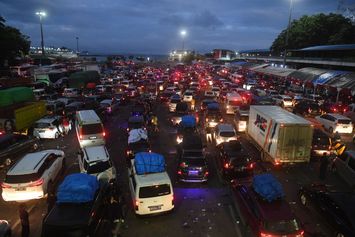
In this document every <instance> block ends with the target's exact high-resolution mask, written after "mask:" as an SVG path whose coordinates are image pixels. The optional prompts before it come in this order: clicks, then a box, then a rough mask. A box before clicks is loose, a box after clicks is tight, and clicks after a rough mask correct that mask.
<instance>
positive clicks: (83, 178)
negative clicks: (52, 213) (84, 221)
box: [57, 173, 99, 203]
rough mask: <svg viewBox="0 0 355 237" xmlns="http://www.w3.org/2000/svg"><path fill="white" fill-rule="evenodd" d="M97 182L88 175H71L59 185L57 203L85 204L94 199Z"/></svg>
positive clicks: (97, 186)
mask: <svg viewBox="0 0 355 237" xmlns="http://www.w3.org/2000/svg"><path fill="white" fill-rule="evenodd" d="M98 189H99V181H98V180H97V178H96V177H95V176H92V175H88V174H81V173H78V174H71V175H68V176H67V177H65V179H64V181H63V182H62V183H61V184H60V185H59V188H58V192H57V203H85V202H91V201H93V200H94V198H95V194H96V191H97V190H98Z"/></svg>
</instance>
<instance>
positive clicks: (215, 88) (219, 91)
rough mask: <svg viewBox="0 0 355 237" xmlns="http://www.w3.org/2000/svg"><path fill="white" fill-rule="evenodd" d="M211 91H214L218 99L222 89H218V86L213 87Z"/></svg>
mask: <svg viewBox="0 0 355 237" xmlns="http://www.w3.org/2000/svg"><path fill="white" fill-rule="evenodd" d="M211 91H213V92H214V94H215V96H217V97H218V96H219V95H220V93H221V89H220V88H219V87H216V86H214V87H212V89H211Z"/></svg>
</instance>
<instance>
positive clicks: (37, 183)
mask: <svg viewBox="0 0 355 237" xmlns="http://www.w3.org/2000/svg"><path fill="white" fill-rule="evenodd" d="M43 181H44V180H43V179H38V180H36V181H33V182H30V184H29V185H28V186H30V187H37V186H40V185H42V184H43Z"/></svg>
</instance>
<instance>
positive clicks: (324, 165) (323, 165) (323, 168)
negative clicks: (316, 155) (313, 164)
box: [319, 152, 329, 180]
mask: <svg viewBox="0 0 355 237" xmlns="http://www.w3.org/2000/svg"><path fill="white" fill-rule="evenodd" d="M328 165H329V157H328V154H327V153H326V152H324V153H323V156H322V158H321V162H320V166H319V178H320V179H321V180H325V178H326V176H327V169H328Z"/></svg>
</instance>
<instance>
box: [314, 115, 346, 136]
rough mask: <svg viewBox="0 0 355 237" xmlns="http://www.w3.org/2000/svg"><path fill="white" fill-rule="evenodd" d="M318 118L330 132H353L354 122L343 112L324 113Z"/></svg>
mask: <svg viewBox="0 0 355 237" xmlns="http://www.w3.org/2000/svg"><path fill="white" fill-rule="evenodd" d="M316 119H317V120H318V121H319V122H320V123H321V124H322V126H323V127H324V129H326V130H327V131H328V132H329V133H335V132H338V133H352V132H353V124H352V122H351V119H350V118H348V117H345V116H343V115H341V114H332V113H329V114H323V115H320V116H316Z"/></svg>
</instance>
